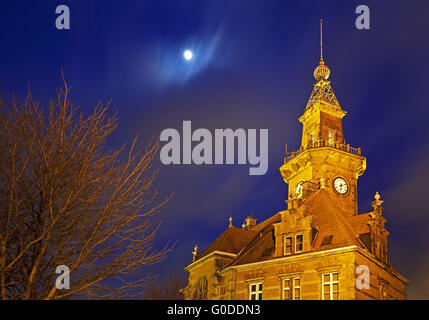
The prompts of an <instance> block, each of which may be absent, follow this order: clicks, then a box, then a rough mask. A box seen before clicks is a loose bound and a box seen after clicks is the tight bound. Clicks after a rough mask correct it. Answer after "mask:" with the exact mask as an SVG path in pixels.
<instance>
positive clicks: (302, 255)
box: [183, 41, 408, 300]
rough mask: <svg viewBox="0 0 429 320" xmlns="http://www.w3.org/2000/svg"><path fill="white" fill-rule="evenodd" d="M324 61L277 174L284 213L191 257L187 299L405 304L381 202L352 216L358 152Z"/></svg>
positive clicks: (361, 161)
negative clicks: (348, 139) (295, 143)
mask: <svg viewBox="0 0 429 320" xmlns="http://www.w3.org/2000/svg"><path fill="white" fill-rule="evenodd" d="M329 75H330V70H329V68H328V66H327V65H326V64H325V63H324V60H323V53H322V41H321V59H320V62H319V65H318V66H317V67H316V69H315V71H314V77H315V79H316V83H315V84H314V89H313V92H312V93H311V96H310V99H309V101H308V103H307V106H306V108H305V111H304V114H303V115H302V116H301V117H300V118H299V121H300V122H301V123H302V124H303V131H302V140H301V147H300V148H299V150H297V151H296V152H292V153H291V154H290V155H286V157H285V158H284V164H283V165H282V166H281V167H280V173H281V175H282V177H283V180H284V182H285V183H287V184H288V185H289V188H288V189H289V192H288V200H286V202H287V209H286V210H283V211H280V212H278V213H276V214H274V215H273V216H271V217H270V218H268V219H266V220H265V221H262V222H260V223H257V219H256V218H254V217H248V218H247V219H246V221H245V223H244V224H243V225H242V228H236V227H234V226H232V221H231V220H230V225H229V227H228V228H227V229H226V230H225V231H224V232H223V233H222V234H221V235H220V236H219V237H218V238H217V239H216V240H215V241H214V242H213V243H212V244H211V245H210V246H209V247H208V248H206V249H205V250H204V251H203V252H202V253H199V252H198V247H196V248H195V250H194V252H193V262H192V263H191V264H190V265H189V266H187V267H186V268H185V270H186V271H188V272H189V279H188V285H187V287H186V288H184V290H183V292H184V294H185V297H186V299H219V300H222V299H226V300H229V299H234V300H235V299H254V300H258V299H291V300H299V299H303V300H306V299H313V300H319V299H323V300H336V299H404V298H405V293H404V289H405V286H406V284H407V283H408V281H407V280H406V279H405V278H404V277H403V276H401V275H400V274H399V273H398V272H397V271H396V270H395V269H394V268H393V266H392V265H391V264H390V262H389V257H388V235H389V233H388V231H386V229H385V227H384V224H385V222H386V220H385V218H384V217H383V207H382V203H383V201H382V200H381V199H380V195H379V194H378V192H377V193H376V195H375V197H374V198H375V199H374V201H373V202H372V208H373V209H372V211H371V212H368V213H362V214H358V212H357V179H358V177H359V176H361V175H362V174H363V173H364V171H365V169H366V158H365V157H364V156H363V155H362V152H361V149H360V148H353V147H351V146H350V145H348V144H345V140H344V135H343V128H342V118H343V117H344V115H345V114H346V111H344V110H342V108H341V106H340V104H339V102H338V100H337V98H336V96H335V94H334V92H333V90H332V87H331V84H330V81H328V78H329Z"/></svg>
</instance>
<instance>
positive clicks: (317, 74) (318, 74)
mask: <svg viewBox="0 0 429 320" xmlns="http://www.w3.org/2000/svg"><path fill="white" fill-rule="evenodd" d="M313 74H314V78H316V80H317V81H320V80H322V79H323V80H328V78H329V75H330V74H331V70H329V68H328V66H327V65H326V64H324V63H323V60H321V61H320V63H319V65H318V66H317V67H316V69H314V73H313Z"/></svg>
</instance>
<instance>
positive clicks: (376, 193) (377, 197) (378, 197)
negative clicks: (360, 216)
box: [374, 191, 380, 201]
mask: <svg viewBox="0 0 429 320" xmlns="http://www.w3.org/2000/svg"><path fill="white" fill-rule="evenodd" d="M374 199H375V200H377V201H378V200H380V194H379V193H378V191H376V192H375V196H374Z"/></svg>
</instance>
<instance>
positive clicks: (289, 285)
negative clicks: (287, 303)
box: [283, 278, 301, 300]
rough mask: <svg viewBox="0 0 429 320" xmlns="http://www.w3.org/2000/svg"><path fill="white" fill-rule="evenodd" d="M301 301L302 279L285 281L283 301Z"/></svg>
mask: <svg viewBox="0 0 429 320" xmlns="http://www.w3.org/2000/svg"><path fill="white" fill-rule="evenodd" d="M300 299H301V279H300V278H290V279H284V280H283V300H300Z"/></svg>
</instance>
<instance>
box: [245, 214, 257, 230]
mask: <svg viewBox="0 0 429 320" xmlns="http://www.w3.org/2000/svg"><path fill="white" fill-rule="evenodd" d="M257 220H258V219H256V218H253V217H252V216H248V217H247V218H246V220H244V221H245V222H246V229H247V230H250V229H252V228H253V227H254V226H256V221H257Z"/></svg>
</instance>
